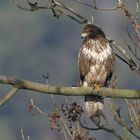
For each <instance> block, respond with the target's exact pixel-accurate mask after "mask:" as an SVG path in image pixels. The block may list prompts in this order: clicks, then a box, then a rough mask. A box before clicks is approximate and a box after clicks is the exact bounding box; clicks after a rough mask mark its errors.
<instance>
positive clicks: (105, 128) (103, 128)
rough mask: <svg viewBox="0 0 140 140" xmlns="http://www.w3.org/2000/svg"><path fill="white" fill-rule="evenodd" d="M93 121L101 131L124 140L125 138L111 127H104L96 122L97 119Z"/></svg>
mask: <svg viewBox="0 0 140 140" xmlns="http://www.w3.org/2000/svg"><path fill="white" fill-rule="evenodd" d="M92 121H93V122H94V124H95V125H96V126H97V127H98V128H100V129H101V130H104V131H106V132H108V133H111V134H113V135H114V136H115V137H117V138H118V139H119V140H123V138H122V137H121V136H120V135H119V134H118V133H117V132H116V131H115V130H114V129H112V128H111V127H109V126H104V125H101V124H100V123H99V122H98V121H96V119H94V118H92Z"/></svg>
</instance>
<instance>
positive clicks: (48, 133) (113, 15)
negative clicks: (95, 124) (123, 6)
mask: <svg viewBox="0 0 140 140" xmlns="http://www.w3.org/2000/svg"><path fill="white" fill-rule="evenodd" d="M46 1H47V0H37V2H38V3H39V4H40V5H44V4H46V3H47V2H46ZM19 2H20V3H21V4H22V5H23V6H27V5H26V3H25V1H24V0H19ZM32 2H33V1H32ZM64 2H65V3H66V4H68V5H69V6H70V7H72V8H73V9H75V11H77V12H78V13H81V14H82V15H83V16H85V17H86V18H87V19H88V20H90V21H91V16H93V17H94V22H95V23H96V24H97V25H99V26H100V27H101V28H102V29H103V30H104V31H105V33H106V35H108V36H109V37H110V38H111V39H113V40H115V41H116V42H117V43H118V44H119V45H120V46H122V47H123V48H124V49H125V50H126V51H127V52H128V54H129V55H130V56H131V57H132V55H131V54H130V53H129V51H128V49H127V47H126V45H125V43H124V41H123V40H124V39H125V40H127V41H128V43H131V41H130V40H129V37H128V35H127V29H126V24H127V19H126V17H125V16H124V14H122V12H120V11H119V10H115V11H111V12H104V11H95V10H93V9H90V8H88V7H86V6H82V5H80V4H78V3H76V2H74V1H72V0H71V1H64ZM126 2H127V6H128V9H129V11H130V12H131V13H132V14H134V13H135V6H136V4H135V3H134V1H131V0H127V1H126ZM116 4H117V3H116V1H115V0H107V1H106V2H105V1H104V0H99V1H98V6H101V7H103V8H109V7H112V6H115V5H116ZM83 26H84V25H81V24H79V23H77V22H75V21H73V20H71V19H70V18H68V17H66V16H61V17H60V18H59V19H56V18H55V17H53V14H52V12H51V11H50V10H38V11H35V12H28V11H22V10H20V9H18V8H17V7H16V6H15V4H14V3H13V1H12V0H11V1H9V0H1V1H0V74H1V75H9V76H15V77H19V78H22V79H27V80H31V81H35V82H40V83H45V80H44V79H43V78H42V76H41V75H42V74H44V75H45V74H47V73H49V83H50V84H52V85H62V86H72V85H75V84H76V82H77V81H78V68H77V54H78V50H79V48H80V46H81V43H82V39H81V37H80V34H81V31H82V28H83ZM136 62H137V61H136ZM115 75H116V76H117V86H118V87H120V88H128V89H140V84H139V83H140V78H139V76H138V75H137V74H136V73H135V72H132V71H131V70H130V69H129V67H128V66H127V65H126V64H125V63H123V62H121V61H120V60H118V59H117V60H116V68H115ZM9 90H10V87H9V86H1V87H0V97H2V96H3V95H4V94H5V93H7V92H8V91H9ZM31 98H32V99H33V100H34V101H35V103H36V104H37V105H38V106H39V107H40V108H42V109H43V111H45V112H48V113H49V112H51V111H52V110H54V106H53V103H52V100H51V97H50V95H45V94H36V92H32V91H27V90H20V91H19V92H18V94H17V95H16V96H15V97H14V98H13V99H12V100H10V101H9V102H8V103H7V104H5V105H4V106H3V107H1V108H0V139H2V140H21V134H20V129H21V128H23V129H24V132H25V134H26V135H29V136H30V139H31V140H50V139H51V140H56V139H57V140H59V139H62V135H60V134H59V133H56V132H54V131H52V130H51V129H50V123H49V121H48V118H47V117H44V116H42V115H40V114H39V113H34V115H32V114H31V113H30V112H29V111H28V105H29V103H30V99H31ZM54 98H55V99H56V102H57V103H58V104H59V103H60V102H61V101H62V100H63V97H60V96H55V97H54ZM78 99H79V100H80V102H81V104H82V102H83V98H82V97H78ZM92 133H93V135H94V136H95V137H96V138H97V139H105V138H106V139H114V137H112V135H110V134H107V133H106V132H104V131H100V132H92Z"/></svg>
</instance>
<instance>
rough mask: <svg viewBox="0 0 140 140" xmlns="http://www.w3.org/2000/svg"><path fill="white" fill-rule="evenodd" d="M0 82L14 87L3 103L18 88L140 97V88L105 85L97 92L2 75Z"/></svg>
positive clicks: (114, 96) (67, 93)
mask: <svg viewBox="0 0 140 140" xmlns="http://www.w3.org/2000/svg"><path fill="white" fill-rule="evenodd" d="M0 83H1V84H8V85H12V86H13V87H14V88H13V90H11V92H9V93H8V94H7V95H5V97H4V98H3V99H1V105H3V104H4V103H6V102H7V101H9V100H10V99H11V98H12V97H13V96H14V95H15V93H16V92H17V90H18V89H28V90H32V91H37V92H38V93H45V94H58V95H66V96H86V95H100V96H102V97H104V98H105V97H111V98H133V99H139V98H140V90H127V89H112V88H104V87H103V88H101V89H100V91H99V92H97V91H96V89H94V88H92V87H60V86H51V85H46V84H40V83H36V82H32V81H27V80H21V79H17V78H14V77H10V76H2V75H1V76H0ZM112 93H113V94H112Z"/></svg>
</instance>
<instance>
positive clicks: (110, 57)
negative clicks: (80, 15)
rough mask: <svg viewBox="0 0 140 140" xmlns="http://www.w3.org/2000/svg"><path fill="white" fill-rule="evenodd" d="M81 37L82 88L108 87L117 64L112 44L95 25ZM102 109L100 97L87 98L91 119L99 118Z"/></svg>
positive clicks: (80, 72) (80, 69) (89, 27)
mask: <svg viewBox="0 0 140 140" xmlns="http://www.w3.org/2000/svg"><path fill="white" fill-rule="evenodd" d="M81 36H82V37H84V41H83V43H82V47H81V48H80V50H79V54H78V65H79V74H80V84H81V86H84V87H94V86H95V85H100V86H102V87H108V83H109V81H110V80H111V77H112V73H113V68H114V62H115V58H114V53H113V51H112V47H111V45H110V43H109V42H108V40H107V39H106V37H105V34H104V32H103V31H102V30H101V29H100V28H99V27H97V26H94V25H93V24H88V25H86V26H85V27H84V29H83V32H82V35H81ZM102 109H103V99H102V98H101V97H100V96H86V97H85V110H86V112H87V113H88V115H89V117H94V116H98V115H99V114H100V113H101V111H102Z"/></svg>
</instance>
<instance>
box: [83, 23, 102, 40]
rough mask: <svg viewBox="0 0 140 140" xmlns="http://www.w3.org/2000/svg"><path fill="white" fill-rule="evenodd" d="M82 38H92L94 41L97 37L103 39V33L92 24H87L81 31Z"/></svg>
mask: <svg viewBox="0 0 140 140" xmlns="http://www.w3.org/2000/svg"><path fill="white" fill-rule="evenodd" d="M81 37H82V38H93V39H96V38H98V37H103V38H105V34H104V32H103V31H102V30H101V29H100V28H99V27H97V26H95V25H93V24H87V25H86V26H85V27H84V28H83V31H82V34H81Z"/></svg>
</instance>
